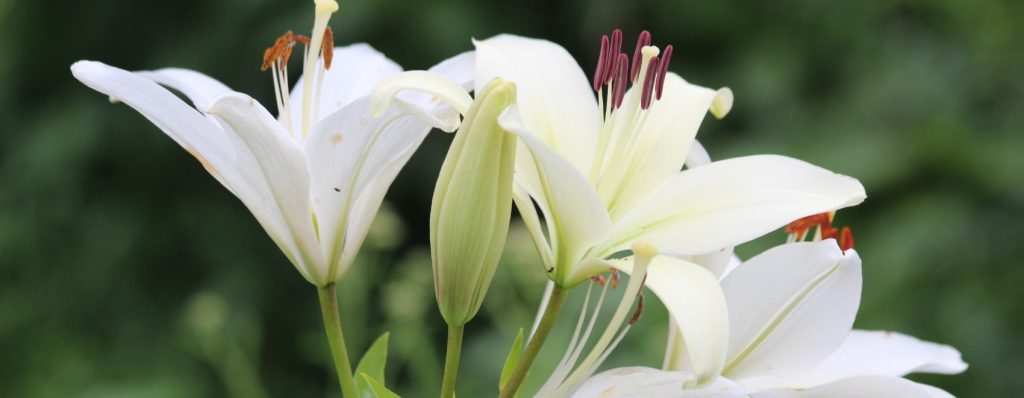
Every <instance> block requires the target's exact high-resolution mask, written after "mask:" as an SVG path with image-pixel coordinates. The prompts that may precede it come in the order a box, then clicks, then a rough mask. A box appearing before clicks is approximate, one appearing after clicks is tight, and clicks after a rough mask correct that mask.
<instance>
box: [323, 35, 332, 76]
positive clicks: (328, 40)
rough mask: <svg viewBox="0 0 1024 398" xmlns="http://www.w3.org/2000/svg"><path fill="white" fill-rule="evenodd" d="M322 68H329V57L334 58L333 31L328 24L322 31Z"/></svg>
mask: <svg viewBox="0 0 1024 398" xmlns="http://www.w3.org/2000/svg"><path fill="white" fill-rule="evenodd" d="M322 48H323V51H324V69H331V59H332V58H334V31H333V30H331V27H330V26H328V27H327V30H326V31H324V43H323V47H322Z"/></svg>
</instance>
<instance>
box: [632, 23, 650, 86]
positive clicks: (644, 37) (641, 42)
mask: <svg viewBox="0 0 1024 398" xmlns="http://www.w3.org/2000/svg"><path fill="white" fill-rule="evenodd" d="M650 44H651V32H648V31H646V30H645V31H643V32H640V37H638V38H637V39H636V48H635V49H633V66H632V69H631V70H630V71H629V80H630V81H633V82H635V81H636V78H637V75H639V74H640V56H641V52H642V51H641V50H643V49H644V47H647V46H649V45H650Z"/></svg>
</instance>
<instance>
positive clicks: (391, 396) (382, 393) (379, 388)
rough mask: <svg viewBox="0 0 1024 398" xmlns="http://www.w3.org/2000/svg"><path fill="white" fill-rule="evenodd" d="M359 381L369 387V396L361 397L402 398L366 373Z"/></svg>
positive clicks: (361, 375) (360, 376) (362, 374)
mask: <svg viewBox="0 0 1024 398" xmlns="http://www.w3.org/2000/svg"><path fill="white" fill-rule="evenodd" d="M384 337H387V335H386V334H385V335H384ZM385 341H387V340H385ZM358 381H359V382H361V384H365V385H366V386H367V390H366V393H368V394H360V395H363V396H368V397H372V398H401V397H399V396H398V394H395V393H394V392H392V391H391V390H389V389H388V388H387V387H385V386H384V383H381V382H380V381H377V379H374V378H373V377H371V376H370V375H368V374H366V373H360V374H359V378H358Z"/></svg>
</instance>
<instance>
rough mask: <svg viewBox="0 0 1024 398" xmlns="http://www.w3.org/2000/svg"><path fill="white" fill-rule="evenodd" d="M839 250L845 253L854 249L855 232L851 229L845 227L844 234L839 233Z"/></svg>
mask: <svg viewBox="0 0 1024 398" xmlns="http://www.w3.org/2000/svg"><path fill="white" fill-rule="evenodd" d="M839 248H841V249H843V251H844V252H845V251H847V250H850V249H853V231H851V230H850V227H843V230H842V232H840V233H839Z"/></svg>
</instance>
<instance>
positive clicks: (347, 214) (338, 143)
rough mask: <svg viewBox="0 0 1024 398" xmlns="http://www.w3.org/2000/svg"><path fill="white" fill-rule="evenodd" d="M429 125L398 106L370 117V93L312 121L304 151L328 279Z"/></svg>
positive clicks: (347, 258) (342, 267) (341, 269)
mask: <svg viewBox="0 0 1024 398" xmlns="http://www.w3.org/2000/svg"><path fill="white" fill-rule="evenodd" d="M429 131H430V126H427V125H426V124H423V123H422V122H420V121H419V120H416V119H415V118H414V117H412V116H410V115H407V114H404V113H402V112H401V111H399V110H390V111H388V112H385V113H384V114H383V115H381V116H380V117H377V118H374V117H372V116H371V115H370V98H369V97H363V98H361V99H358V100H356V101H355V102H353V103H351V104H349V105H346V106H345V107H344V108H342V109H340V110H339V111H337V112H335V113H334V114H332V115H330V116H328V117H327V118H325V119H323V120H321V121H320V123H318V124H317V125H316V126H314V128H313V131H312V133H311V134H310V136H309V138H308V139H307V140H306V143H305V152H306V156H307V157H308V162H309V174H310V192H311V194H312V204H313V209H314V210H315V212H316V217H317V226H318V232H319V237H320V242H321V244H322V250H323V256H324V258H325V259H326V260H327V262H328V264H329V265H330V269H331V272H330V273H329V275H328V279H331V280H337V279H338V278H340V277H341V276H343V275H344V274H345V271H347V269H348V267H349V266H350V265H351V264H352V260H353V259H354V257H355V255H356V253H358V251H359V247H360V246H361V244H362V242H363V239H364V238H365V237H366V233H367V232H368V231H369V227H370V224H371V223H372V222H373V219H374V216H376V214H377V209H378V208H379V207H380V204H381V202H382V201H383V199H384V195H385V193H386V192H387V190H388V188H389V187H390V186H391V182H392V181H394V179H395V177H396V176H397V175H398V172H399V171H400V170H401V169H402V167H403V166H404V165H405V163H406V162H407V161H408V160H409V158H410V157H412V154H413V153H414V152H415V151H416V149H417V148H419V145H420V143H422V142H423V139H424V138H425V137H426V135H427V132H429Z"/></svg>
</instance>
